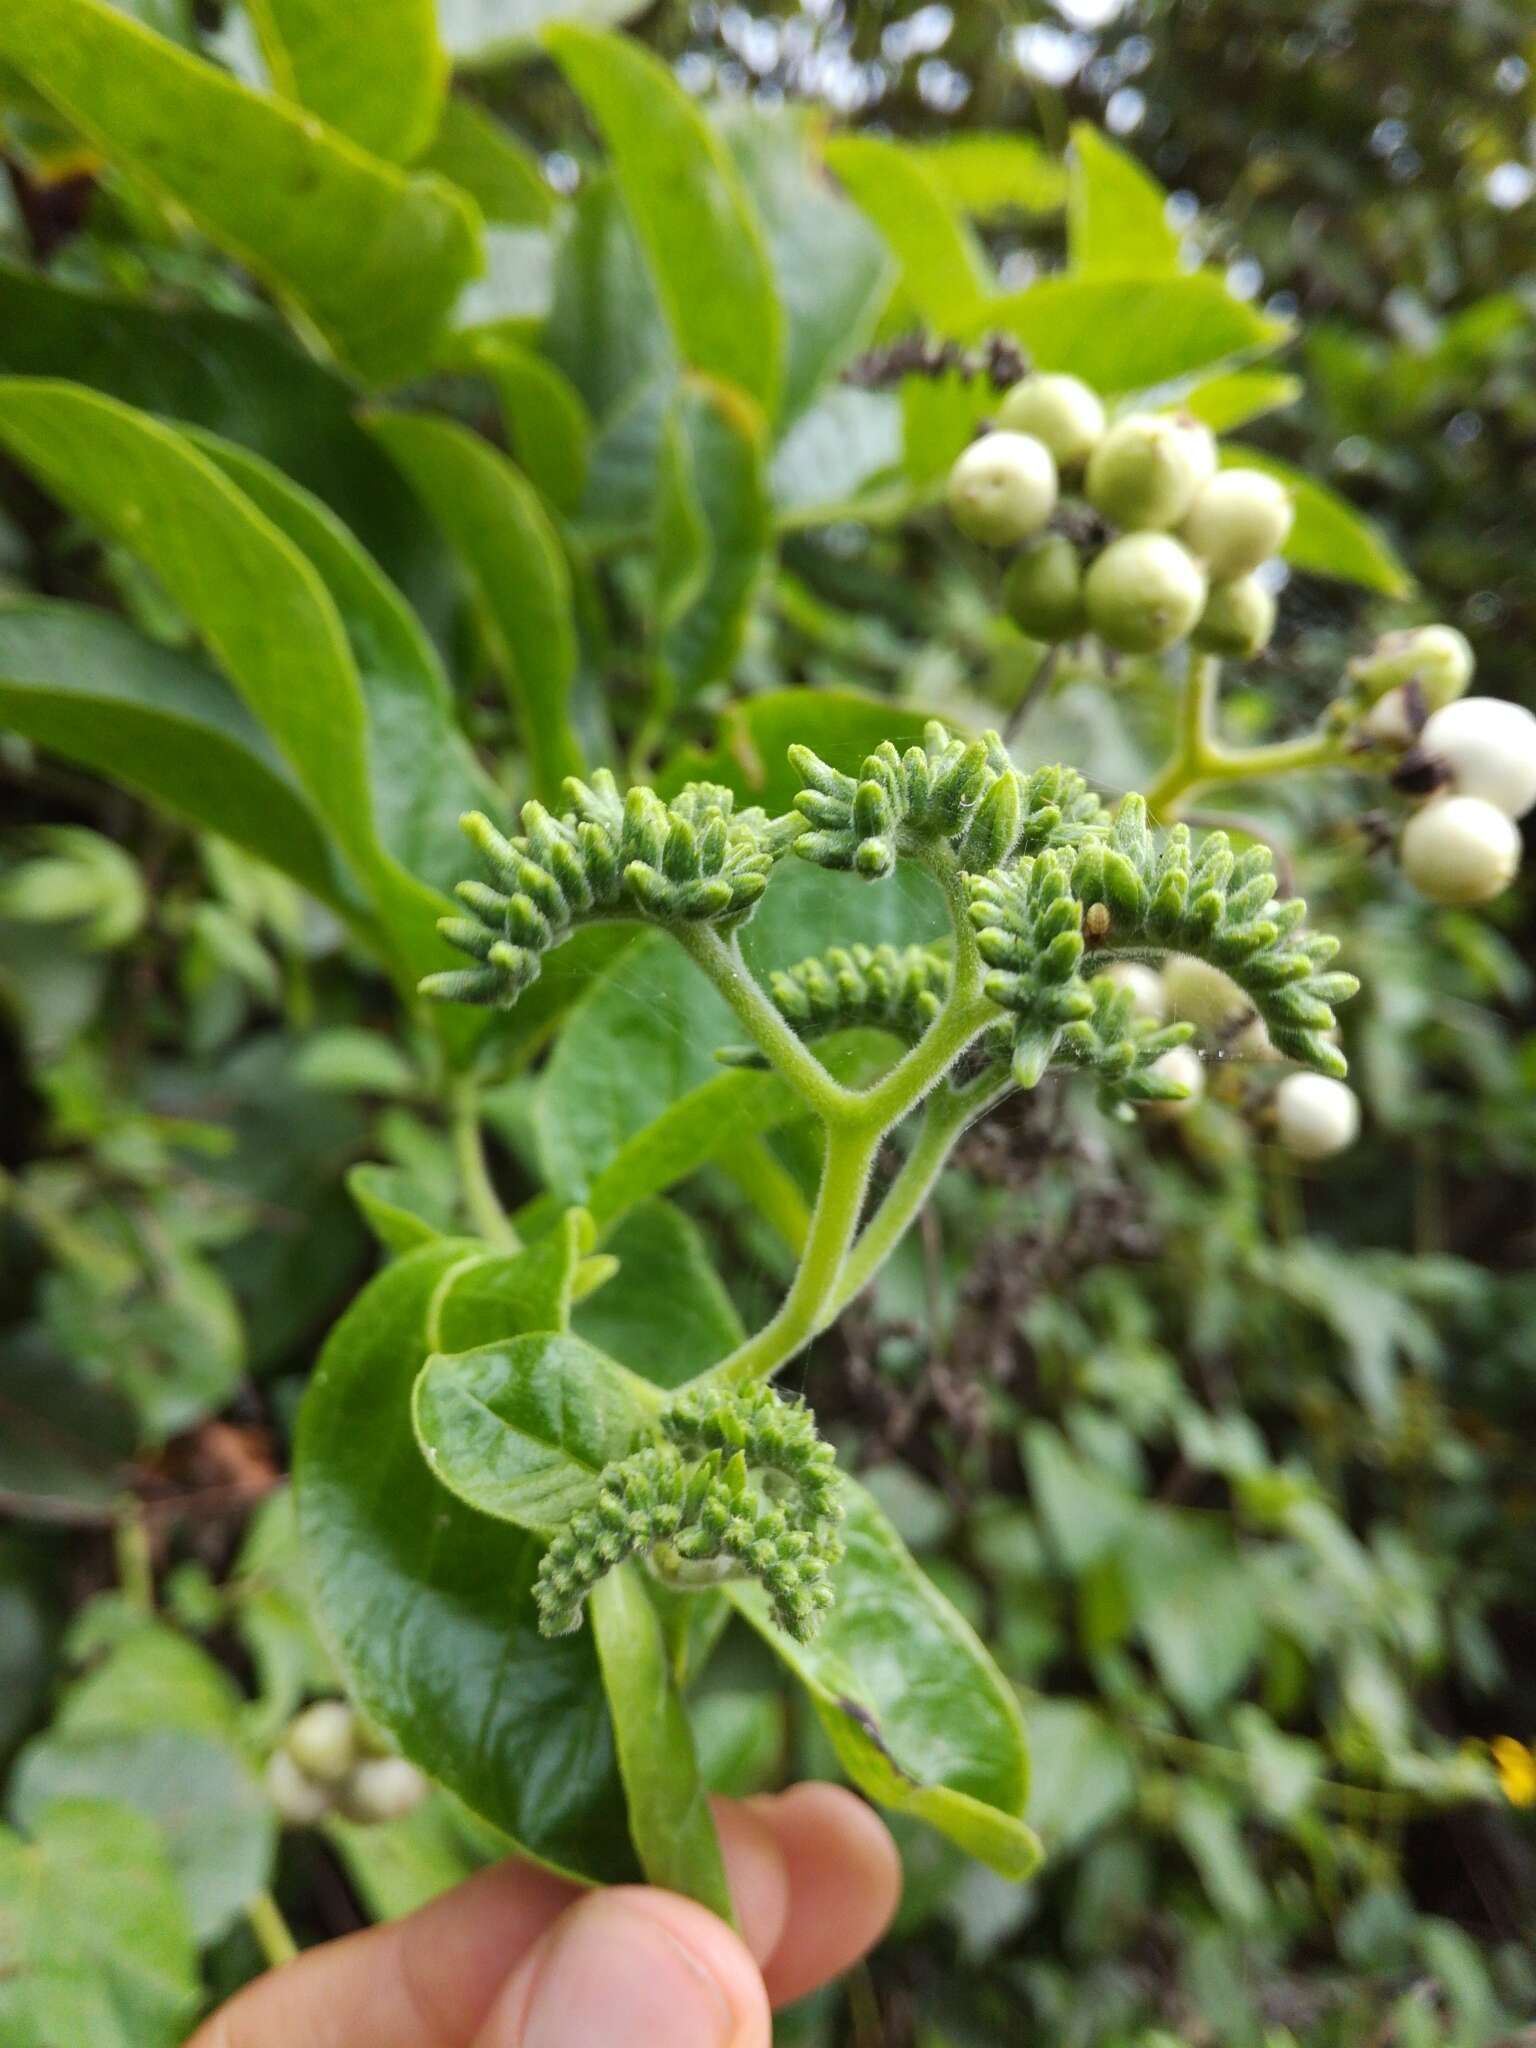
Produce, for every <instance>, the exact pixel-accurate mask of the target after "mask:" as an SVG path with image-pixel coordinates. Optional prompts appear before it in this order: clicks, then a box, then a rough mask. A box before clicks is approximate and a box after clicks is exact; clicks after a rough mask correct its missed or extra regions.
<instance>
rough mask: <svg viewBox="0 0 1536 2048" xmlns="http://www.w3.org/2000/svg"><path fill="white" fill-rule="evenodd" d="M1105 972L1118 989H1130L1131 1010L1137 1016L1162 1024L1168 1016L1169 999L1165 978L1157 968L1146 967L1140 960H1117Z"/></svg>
mask: <svg viewBox="0 0 1536 2048" xmlns="http://www.w3.org/2000/svg"><path fill="white" fill-rule="evenodd" d="M1104 972H1105V974H1106V976H1107V977H1108V978H1109V980H1111V981H1112V982H1113V983H1114V984H1115V986H1116V988H1122V989H1129V991H1130V996H1131V1009H1132V1011H1133V1013H1134V1014H1135V1015H1136V1016H1138V1017H1148V1018H1150V1019H1151V1020H1152V1022H1153V1023H1154V1024H1161V1023H1162V1021H1163V1019H1164V1018H1165V1017H1166V1016H1167V1014H1168V997H1167V994H1166V992H1165V990H1164V988H1163V977H1162V976H1161V975H1160V974H1159V973H1158V971H1157V969H1156V968H1155V967H1144V966H1143V965H1142V964H1141V962H1140V961H1139V960H1116V961H1115V962H1114V963H1113V965H1111V966H1109V967H1106V968H1105V969H1104Z"/></svg>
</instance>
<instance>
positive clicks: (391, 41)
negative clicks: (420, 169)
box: [247, 0, 448, 163]
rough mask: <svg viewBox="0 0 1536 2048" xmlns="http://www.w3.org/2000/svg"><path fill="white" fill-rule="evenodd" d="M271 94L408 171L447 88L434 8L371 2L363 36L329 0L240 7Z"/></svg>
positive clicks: (278, 0)
mask: <svg viewBox="0 0 1536 2048" xmlns="http://www.w3.org/2000/svg"><path fill="white" fill-rule="evenodd" d="M247 6H248V10H249V13H250V16H251V21H252V24H253V26H254V27H255V30H256V34H257V37H258V39H259V41H260V43H261V51H262V55H263V56H264V57H265V58H266V60H267V70H268V72H269V74H270V75H271V79H272V84H273V86H274V88H275V89H276V90H277V91H278V92H280V93H282V94H283V96H284V97H285V98H286V99H291V100H296V101H297V102H298V104H299V105H300V106H301V107H308V108H309V110H310V112H311V113H314V114H318V115H319V116H320V118H321V119H322V120H323V121H328V122H329V123H330V125H331V127H333V128H335V129H337V130H338V131H339V132H340V133H341V134H343V135H346V136H349V137H350V138H351V139H352V141H353V142H356V143H358V144H360V145H361V147H362V148H364V149H366V150H371V151H372V152H373V154H374V155H375V156H382V157H387V158H389V159H390V161H391V162H393V163H409V162H410V161H411V159H412V158H413V157H416V156H418V155H419V154H420V153H421V151H422V150H423V149H425V148H426V146H427V144H428V143H429V142H430V141H431V139H432V136H433V134H434V133H435V132H436V129H437V124H438V118H439V115H440V114H441V112H442V106H443V95H444V92H445V89H446V87H447V83H448V64H447V59H446V58H445V56H444V54H443V49H442V45H441V44H440V43H439V42H438V39H437V14H436V10H435V7H434V4H433V0H372V4H371V6H370V8H369V11H368V18H367V23H366V28H365V32H364V33H362V34H359V33H358V26H359V24H358V22H357V21H356V19H355V18H353V17H352V16H350V15H349V14H348V13H347V11H346V9H344V8H337V7H335V6H333V5H331V4H330V0H247Z"/></svg>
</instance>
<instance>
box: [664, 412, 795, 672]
mask: <svg viewBox="0 0 1536 2048" xmlns="http://www.w3.org/2000/svg"><path fill="white" fill-rule="evenodd" d="M672 418H673V420H674V421H675V423H676V427H677V429H678V432H677V435H676V437H675V445H676V446H677V448H678V451H679V453H680V455H681V457H682V460H683V462H684V464H685V467H686V472H687V476H688V479H689V482H690V484H691V492H690V494H689V495H690V498H691V501H692V503H694V504H696V506H697V510H698V515H699V518H700V520H701V521H702V525H703V529H704V531H705V533H706V534H707V535H708V540H709V547H708V551H707V555H706V557H705V560H704V562H703V563H702V564H701V565H700V566H701V573H700V575H699V577H698V580H697V582H696V584H694V585H691V586H690V587H689V589H688V591H687V592H686V595H685V597H684V600H683V601H681V602H679V603H678V604H677V605H676V608H675V616H673V617H672V618H671V621H670V623H669V624H668V626H667V629H666V631H665V632H664V634H663V635H662V641H661V657H662V660H663V661H664V662H665V663H666V666H667V668H668V670H669V671H670V673H671V676H672V681H673V684H674V687H675V688H676V689H677V691H678V694H679V695H680V696H682V697H684V698H687V697H692V696H695V695H696V694H697V693H698V692H699V691H700V690H702V689H704V688H706V687H707V686H708V685H709V684H710V683H713V682H718V681H720V680H721V679H722V678H723V677H725V676H727V675H728V674H729V673H730V669H731V665H732V663H733V662H734V661H735V659H736V656H737V655H738V654H739V653H740V651H741V643H742V640H743V638H744V637H745V634H746V630H747V620H748V617H749V616H750V613H751V609H752V601H753V598H754V597H755V595H756V592H757V588H758V585H759V584H760V583H761V581H762V579H763V577H764V575H765V574H766V573H767V569H768V563H769V549H770V547H771V545H772V541H773V522H772V519H771V517H770V514H769V508H768V486H767V479H766V475H765V470H766V465H767V437H766V434H765V432H764V428H763V423H762V419H761V416H760V415H759V414H758V412H757V411H756V409H755V407H753V406H752V405H751V404H750V403H748V401H747V400H745V399H744V398H743V397H742V396H741V394H740V393H739V392H737V391H733V390H731V389H730V387H729V386H727V385H724V384H716V383H712V382H708V381H706V380H705V379H704V378H701V377H690V378H685V379H684V381H683V383H682V386H681V388H680V389H679V391H678V394H677V398H676V400H675V401H674V408H673V413H672Z"/></svg>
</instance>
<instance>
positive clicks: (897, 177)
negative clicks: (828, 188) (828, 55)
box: [823, 135, 1008, 334]
mask: <svg viewBox="0 0 1536 2048" xmlns="http://www.w3.org/2000/svg"><path fill="white" fill-rule="evenodd" d="M823 155H824V156H825V158H826V161H827V165H828V168H829V169H830V170H832V171H833V172H834V173H835V174H836V176H837V177H838V178H839V179H840V180H841V182H842V183H843V184H844V185H845V186H846V187H847V189H848V192H849V194H850V195H851V197H852V198H853V200H854V202H855V204H856V205H858V206H859V207H861V208H862V209H863V211H864V212H865V213H866V214H868V216H869V218H870V219H871V220H872V221H873V222H874V224H875V226H876V227H877V228H878V229H879V230H880V232H881V234H882V235H883V236H884V237H885V240H886V243H887V244H888V246H889V247H890V249H891V251H892V253H893V254H894V255H895V257H896V258H897V260H898V262H899V263H900V264H901V288H902V292H903V294H904V295H905V297H906V298H908V299H909V300H910V301H911V302H912V305H913V307H914V308H915V309H916V311H917V313H918V315H919V317H920V318H921V319H923V320H924V321H926V322H927V323H928V325H930V326H931V327H934V328H936V329H937V330H938V332H939V333H941V334H952V333H956V332H959V331H961V330H965V331H969V330H970V328H971V326H972V325H976V326H978V327H988V326H991V325H992V324H993V323H992V315H991V308H992V300H991V298H990V296H989V294H990V293H991V290H992V273H991V266H990V264H989V263H988V261H987V258H986V254H985V252H984V251H983V249H982V247H981V244H980V243H979V242H978V241H977V239H976V237H975V236H974V235H973V234H972V233H971V230H970V229H969V228H968V227H967V226H966V224H965V222H964V221H963V220H962V219H961V217H960V215H959V213H958V212H957V211H956V209H955V207H954V206H953V204H952V203H951V201H950V199H949V197H948V195H947V193H946V192H945V189H944V187H943V185H942V183H941V182H940V180H939V179H938V178H937V177H936V176H935V175H934V172H933V170H932V168H931V166H930V165H929V163H928V162H926V161H925V160H924V157H923V155H922V154H921V153H920V152H918V151H915V150H912V149H908V148H907V147H906V146H905V145H903V144H902V143H899V142H890V141H887V140H886V139H885V138H884V137H882V136H878V135H834V136H832V137H830V138H829V139H828V140H827V142H826V143H825V144H824V146H823ZM1003 303H1005V304H1006V303H1008V302H1007V301H1004V302H1003Z"/></svg>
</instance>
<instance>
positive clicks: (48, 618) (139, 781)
mask: <svg viewBox="0 0 1536 2048" xmlns="http://www.w3.org/2000/svg"><path fill="white" fill-rule="evenodd" d="M0 724H4V725H5V726H6V727H8V728H9V729H10V730H11V731H12V732H20V733H25V734H26V736H27V738H28V739H32V740H36V741H37V743H38V745H39V746H43V747H48V748H51V749H52V751H53V752H55V753H57V754H62V755H64V756H65V757H66V759H68V760H71V761H78V762H79V763H80V764H81V765H82V766H84V767H87V768H94V769H96V770H97V771H98V772H99V773H101V774H104V775H109V776H110V777H111V778H112V780H113V781H114V782H118V783H121V784H124V785H125V786H126V787H127V788H129V789H132V790H135V791H137V792H138V793H139V794H140V795H141V796H144V797H146V798H148V799H149V801H150V802H151V803H155V804H158V805H160V806H161V808H162V809H164V810H168V811H170V812H172V813H173V814H174V815H175V816H177V817H180V818H184V819H186V820H187V821H188V822H189V823H191V824H193V825H196V826H198V827H200V828H201V829H202V830H203V831H207V832H217V833H219V834H220V836H221V837H223V838H225V839H229V840H232V841H233V842H234V844H235V845H236V846H242V847H244V848H245V850H246V852H247V853H254V854H256V855H257V856H258V857H259V858H260V859H262V860H266V861H270V862H271V863H272V865H273V866H274V867H276V868H279V869H281V870H282V871H283V872H284V873H285V874H288V875H291V876H292V878H293V879H294V881H296V882H298V883H299V884H300V885H301V886H302V887H303V888H306V889H308V890H309V892H310V894H311V895H313V896H315V897H318V898H319V900H320V901H321V902H322V903H329V904H330V905H331V906H332V908H334V909H337V910H340V911H342V913H343V914H344V915H346V916H349V917H352V918H354V919H357V918H359V917H360V916H361V915H362V913H361V911H360V908H359V905H358V902H357V898H356V894H355V890H356V884H355V883H352V882H350V881H349V880H348V879H347V877H346V876H345V875H344V873H343V871H342V870H341V868H340V867H339V866H338V863H337V860H336V857H335V855H334V853H333V852H332V851H331V849H330V848H329V847H328V846H327V844H326V842H325V838H324V835H323V833H322V831H321V828H320V826H319V824H318V822H317V820H316V818H315V814H314V812H313V811H312V810H311V809H310V807H309V803H308V800H307V799H306V797H305V796H304V795H303V793H302V792H301V791H300V790H299V789H297V788H296V787H295V786H294V782H293V779H292V776H291V775H290V773H289V771H288V769H287V768H286V767H285V765H284V764H283V762H282V761H281V759H280V758H279V757H278V755H277V754H276V753H275V752H274V750H273V747H272V743H271V741H270V740H268V738H267V736H266V734H265V733H264V732H263V731H262V729H261V727H260V726H259V725H258V724H257V723H256V721H255V719H254V718H252V716H251V714H250V713H249V711H247V710H246V708H245V706H244V704H242V703H241V701H240V699H239V698H238V697H237V696H236V695H235V694H234V692H233V691H232V690H231V689H230V687H229V685H228V683H226V682H225V680H224V678H223V677H222V676H221V675H219V674H217V673H216V672H215V671H214V670H212V669H210V668H208V667H206V666H205V665H204V664H203V663H202V662H200V661H196V660H194V659H193V658H192V657H191V656H190V655H185V654H178V653H177V652H176V651H175V650H174V649H172V648H169V647H161V646H158V645H156V643H154V642H153V641H150V640H145V639H142V638H141V637H140V636H139V635H138V634H137V633H136V632H134V631H133V629H132V628H131V627H130V626H127V625H125V624H124V623H123V622H122V621H121V620H120V619H115V618H113V617H111V616H110V615H109V614H107V613H105V612H99V611H92V610H88V609H87V608H85V607H84V606H82V605H72V604H56V603H47V602H42V601H39V602H34V603H23V604H18V605H16V606H14V607H11V606H8V607H6V608H5V609H4V610H3V611H0Z"/></svg>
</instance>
